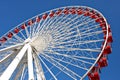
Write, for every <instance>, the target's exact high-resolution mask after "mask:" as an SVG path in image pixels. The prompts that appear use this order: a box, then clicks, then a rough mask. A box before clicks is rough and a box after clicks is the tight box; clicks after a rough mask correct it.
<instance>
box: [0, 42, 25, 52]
mask: <svg viewBox="0 0 120 80" xmlns="http://www.w3.org/2000/svg"><path fill="white" fill-rule="evenodd" d="M22 45H24V44H23V43H21V44H17V45H12V46H10V47H6V48H3V49H0V53H1V52H5V51H9V50H13V49H16V48H18V47H20V46H22Z"/></svg>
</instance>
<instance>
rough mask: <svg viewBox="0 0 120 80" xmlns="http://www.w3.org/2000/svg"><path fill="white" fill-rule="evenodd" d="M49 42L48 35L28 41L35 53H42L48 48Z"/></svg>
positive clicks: (50, 38) (49, 37)
mask: <svg viewBox="0 0 120 80" xmlns="http://www.w3.org/2000/svg"><path fill="white" fill-rule="evenodd" d="M28 41H29V39H28ZM51 41H52V37H51V36H50V35H40V36H37V37H34V38H32V39H31V40H30V45H31V46H32V47H34V48H35V49H36V50H37V52H39V53H41V52H43V50H45V49H46V48H47V47H48V45H49V43H50V42H51Z"/></svg>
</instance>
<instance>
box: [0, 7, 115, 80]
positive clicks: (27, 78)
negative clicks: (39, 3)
mask: <svg viewBox="0 0 120 80" xmlns="http://www.w3.org/2000/svg"><path fill="white" fill-rule="evenodd" d="M112 42H113V39H112V33H111V29H110V25H109V24H108V23H107V21H106V19H105V17H104V16H103V15H102V14H101V13H100V12H99V11H97V10H95V9H93V8H90V7H87V6H66V7H60V8H57V9H53V10H49V11H47V12H44V13H41V14H39V15H37V16H35V17H33V18H31V19H28V20H27V21H25V22H23V23H21V24H19V25H17V26H16V27H14V28H13V29H11V30H10V31H8V32H7V33H6V34H5V35H3V36H2V37H1V38H0V80H88V79H89V80H100V71H101V69H102V68H103V67H106V66H108V62H107V57H108V55H109V54H110V53H111V51H112V49H111V43H112Z"/></svg>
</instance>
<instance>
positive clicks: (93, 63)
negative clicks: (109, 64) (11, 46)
mask: <svg viewBox="0 0 120 80" xmlns="http://www.w3.org/2000/svg"><path fill="white" fill-rule="evenodd" d="M66 7H68V8H69V7H82V8H89V9H91V10H94V11H96V12H97V13H99V14H100V15H101V16H102V17H103V18H104V20H105V23H106V28H107V33H106V40H105V43H104V45H103V48H102V50H101V52H100V53H99V56H98V57H97V59H96V61H95V62H94V63H93V64H92V66H91V67H90V68H89V70H88V71H87V72H86V73H85V74H84V75H83V76H82V77H81V80H83V79H84V78H85V77H86V76H87V74H88V73H89V72H90V71H91V69H92V68H93V67H94V66H95V65H96V63H97V61H98V60H99V59H100V57H101V55H102V53H103V50H104V48H105V45H106V44H107V39H108V23H107V20H106V19H105V17H104V16H103V15H102V13H100V12H99V11H97V10H95V9H93V8H90V7H87V6H65V7H60V8H55V9H52V11H54V10H58V9H62V8H63V9H65V8H66ZM50 11H51V10H49V11H46V12H43V13H41V14H38V15H36V16H34V17H32V18H30V19H28V20H26V21H24V22H22V23H20V24H19V25H17V26H20V25H22V24H24V23H26V22H28V21H29V20H31V19H33V18H35V17H37V16H40V15H43V14H45V13H48V12H50ZM15 28H16V27H15ZM15 28H13V29H11V30H10V31H9V32H11V31H13V30H14V29H15ZM5 35H7V33H6V34H5ZM5 35H3V36H5ZM21 45H23V44H21Z"/></svg>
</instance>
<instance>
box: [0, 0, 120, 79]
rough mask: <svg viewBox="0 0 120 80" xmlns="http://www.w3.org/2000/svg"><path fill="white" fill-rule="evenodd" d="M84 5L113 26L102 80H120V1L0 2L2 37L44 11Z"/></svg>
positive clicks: (52, 0)
mask: <svg viewBox="0 0 120 80" xmlns="http://www.w3.org/2000/svg"><path fill="white" fill-rule="evenodd" d="M70 5H82V6H89V7H92V8H95V9H97V10H99V11H100V12H102V13H103V15H104V16H105V17H106V18H107V21H108V23H109V24H110V25H111V29H112V32H113V39H114V42H113V44H112V47H113V48H112V50H113V52H112V54H111V55H110V56H109V66H108V67H107V68H104V69H103V70H102V73H101V80H120V72H119V71H120V62H119V61H120V53H119V52H120V51H119V50H120V26H119V23H120V10H119V7H120V1H119V0H0V36H2V35H3V34H4V33H6V32H7V31H8V30H10V29H11V28H13V27H14V26H16V25H18V24H19V23H21V22H23V21H25V20H27V19H29V18H31V17H33V16H35V15H37V14H40V13H42V12H44V11H47V10H50V9H53V8H58V7H62V6H70Z"/></svg>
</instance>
